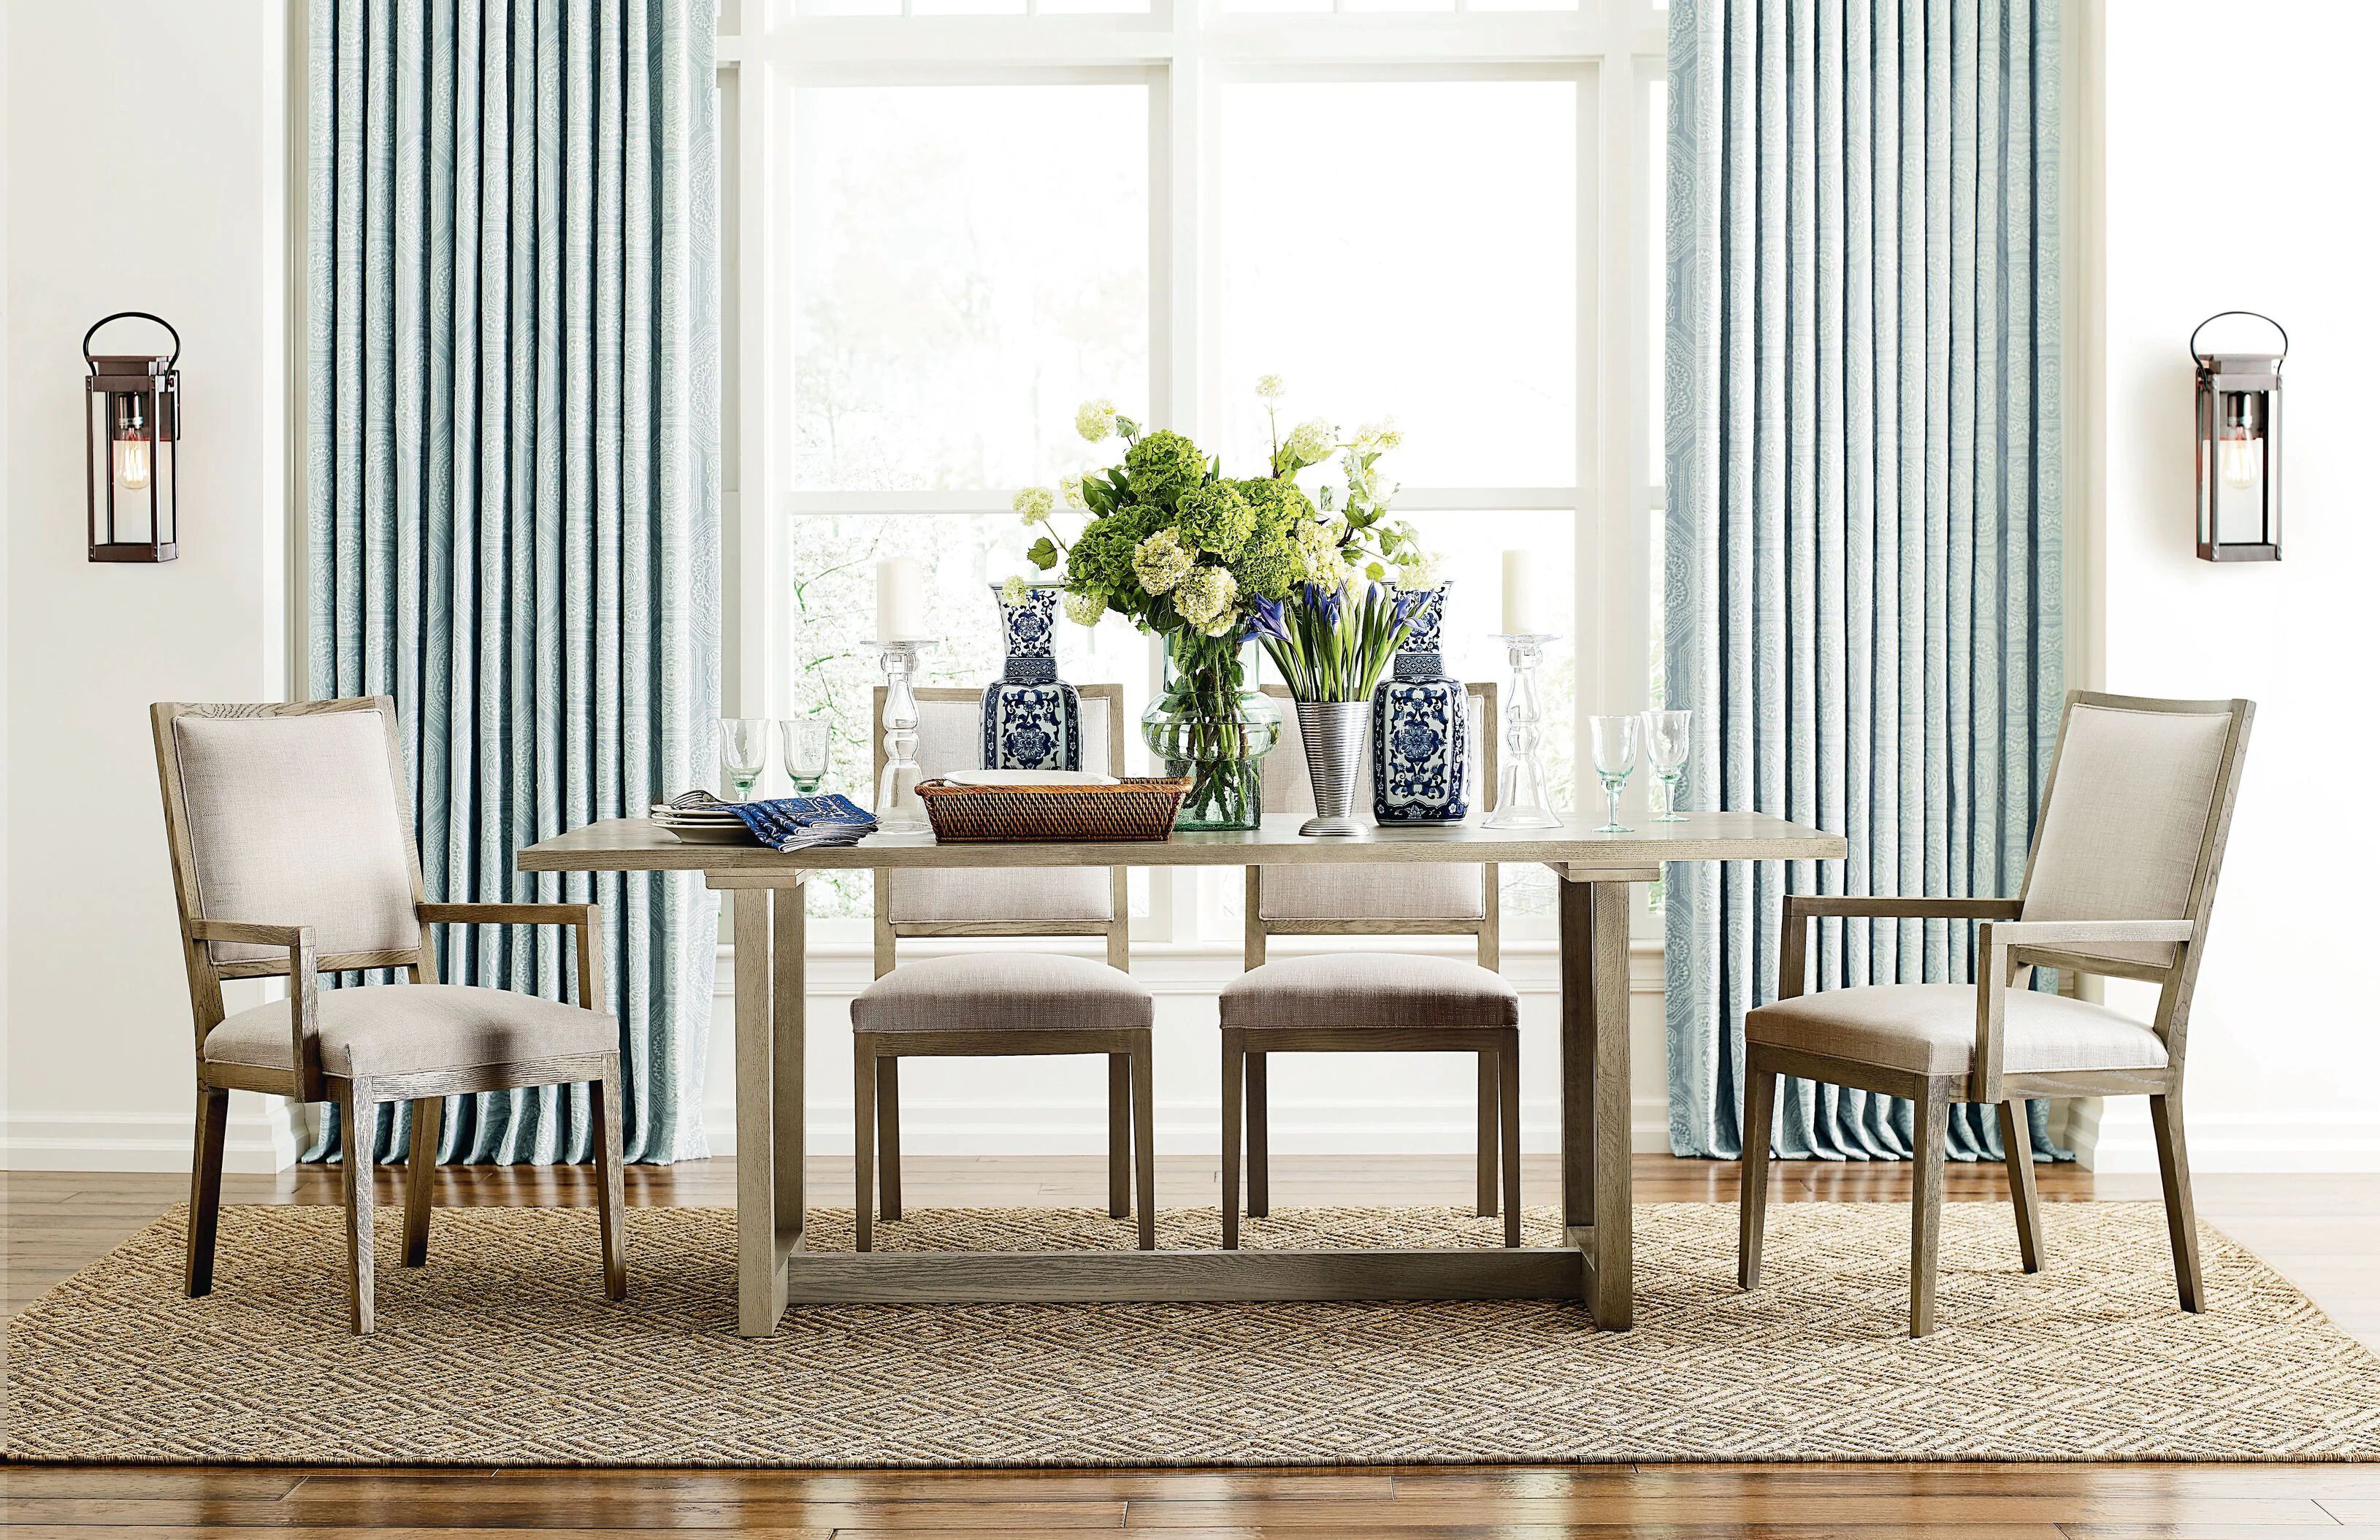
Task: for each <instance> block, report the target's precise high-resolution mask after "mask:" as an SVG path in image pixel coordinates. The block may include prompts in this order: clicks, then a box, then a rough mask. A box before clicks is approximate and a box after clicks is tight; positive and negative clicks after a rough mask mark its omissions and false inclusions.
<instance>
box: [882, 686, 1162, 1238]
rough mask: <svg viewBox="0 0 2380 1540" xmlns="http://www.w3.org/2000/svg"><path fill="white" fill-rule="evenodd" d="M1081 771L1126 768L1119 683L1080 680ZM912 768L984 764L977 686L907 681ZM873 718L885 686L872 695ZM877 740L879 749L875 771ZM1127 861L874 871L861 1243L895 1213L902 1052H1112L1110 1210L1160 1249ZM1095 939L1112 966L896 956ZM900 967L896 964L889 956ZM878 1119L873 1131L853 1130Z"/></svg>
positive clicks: (1151, 1012) (1152, 1109)
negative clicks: (931, 941) (913, 949)
mask: <svg viewBox="0 0 2380 1540" xmlns="http://www.w3.org/2000/svg"><path fill="white" fill-rule="evenodd" d="M1075 690H1076V693H1077V695H1078V697H1080V700H1081V703H1082V725H1083V769H1084V770H1087V771H1089V772H1091V773H1093V774H1099V775H1104V774H1120V773H1122V771H1121V767H1122V766H1123V748H1124V738H1123V733H1124V723H1123V685H1077V686H1075ZM875 705H876V714H877V720H878V721H881V720H882V719H883V712H884V691H883V689H882V687H881V686H879V688H878V689H877V692H876V701H875ZM917 717H918V722H917V764H918V767H919V769H920V770H923V771H924V773H925V774H926V775H928V776H929V777H930V776H935V775H948V774H952V773H954V772H959V771H964V770H974V769H977V768H979V766H980V764H981V760H982V748H981V745H982V740H983V734H982V692H980V691H978V690H968V689H947V688H926V689H919V690H918V691H917ZM883 770H884V750H883V746H882V745H881V744H879V746H878V747H877V751H876V773H877V775H878V777H879V778H880V777H881V776H882V773H883ZM1130 923H1131V921H1130V903H1129V897H1128V890H1127V887H1126V877H1125V872H1124V868H1123V867H1026V868H1021V869H1013V870H1012V869H997V870H993V869H981V868H973V869H929V868H914V869H898V870H894V869H888V868H885V867H878V868H877V871H876V981H875V982H874V983H872V984H870V985H869V986H868V988H866V989H864V990H862V991H861V992H860V995H859V997H858V999H856V1000H854V1001H853V1002H852V1007H851V1025H852V1072H853V1085H854V1096H855V1102H854V1105H855V1108H856V1112H855V1114H854V1118H855V1121H854V1123H853V1130H854V1137H853V1147H854V1149H855V1150H856V1153H857V1156H858V1158H857V1160H856V1163H855V1169H854V1172H853V1185H854V1188H855V1194H854V1196H855V1204H854V1207H855V1211H856V1215H857V1224H856V1237H857V1244H858V1249H859V1250H861V1251H867V1250H868V1249H869V1248H870V1247H871V1246H872V1245H873V1244H874V1229H875V1227H874V1222H873V1221H874V1217H875V1215H876V1213H877V1212H878V1211H879V1205H880V1206H881V1208H880V1211H881V1213H882V1215H883V1217H884V1218H885V1219H899V1218H900V1217H901V1081H900V1064H901V1061H902V1060H904V1059H922V1058H941V1057H954V1056H965V1057H1007V1056H1020V1057H1022V1056H1043V1055H1060V1054H1077V1053H1101V1054H1105V1055H1107V1061H1108V1212H1109V1214H1110V1215H1111V1216H1112V1217H1113V1218H1116V1219H1123V1218H1124V1217H1125V1216H1127V1215H1129V1214H1132V1213H1133V1212H1134V1209H1135V1193H1136V1194H1137V1206H1138V1213H1139V1225H1138V1237H1137V1238H1138V1241H1139V1245H1140V1249H1141V1250H1143V1251H1153V1250H1155V1249H1156V1246H1157V1163H1156V1155H1155V1151H1154V1147H1153V1146H1152V1144H1151V1137H1152V1135H1151V1128H1152V1125H1153V1122H1154V1120H1155V1117H1156V1082H1155V1078H1154V1071H1153V1068H1152V1066H1151V1061H1150V1047H1149V1028H1150V1025H1151V1023H1152V1022H1153V1021H1154V1019H1155V1014H1156V1011H1155V1004H1154V1002H1153V1001H1152V1000H1150V998H1149V993H1148V990H1147V988H1144V987H1143V986H1141V985H1140V984H1138V983H1136V982H1135V980H1134V979H1133V976H1132V973H1131V965H1132V964H1131V935H1130ZM1092 936H1096V937H1101V938H1104V939H1105V943H1106V954H1107V960H1106V961H1105V962H1104V963H1096V962H1093V961H1091V960H1090V959H1089V958H1087V957H1073V956H1066V955H1062V954H1058V953H1050V952H973V953H967V954H965V955H958V956H947V957H934V958H928V959H925V960H923V961H920V962H915V963H901V962H899V960H898V956H897V950H898V947H899V944H900V941H901V940H902V939H903V938H905V937H942V938H947V937H1035V938H1039V937H1092ZM896 964H897V965H896ZM871 1122H872V1123H873V1124H874V1128H875V1137H874V1139H873V1140H870V1139H869V1138H868V1136H867V1134H865V1133H864V1132H863V1131H864V1130H866V1129H868V1126H869V1125H870V1123H871Z"/></svg>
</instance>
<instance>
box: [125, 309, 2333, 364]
mask: <svg viewBox="0 0 2380 1540" xmlns="http://www.w3.org/2000/svg"><path fill="white" fill-rule="evenodd" d="M2225 316H2253V317H2255V318H2256V319H2257V320H2258V321H2263V322H2264V323H2265V325H2267V326H2269V327H2271V328H2272V329H2273V330H2274V331H2276V332H2278V333H2280V334H2281V358H2288V357H2289V328H2288V327H2286V326H2283V325H2282V324H2281V323H2280V322H2279V321H2275V320H2274V319H2273V318H2272V317H2271V316H2268V315H2266V314H2265V312H2264V311H2262V310H2217V311H2216V312H2215V313H2214V314H2213V315H2211V316H2208V317H2207V318H2206V319H2205V320H2204V321H2200V322H2199V323H2198V324H2197V326H2196V327H2194V328H2193V329H2192V331H2191V333H2190V361H2191V362H2192V363H2193V364H2194V363H2196V362H2197V361H2198V333H2201V332H2204V331H2205V330H2206V329H2207V328H2208V327H2209V326H2212V325H2214V324H2215V323H2216V321H2221V320H2222V319H2223V318H2224V317H2225ZM161 324H162V322H161ZM167 330H169V331H170V330H171V328H170V327H169V328H167ZM86 340H88V339H86ZM2274 361H2275V363H2276V364H2277V363H2278V362H2279V359H2276V360H2274Z"/></svg>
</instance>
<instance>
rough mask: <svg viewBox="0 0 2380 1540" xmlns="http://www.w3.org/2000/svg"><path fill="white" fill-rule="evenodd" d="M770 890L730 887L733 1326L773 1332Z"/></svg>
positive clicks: (778, 1272) (776, 1290)
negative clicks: (732, 921) (732, 938)
mask: <svg viewBox="0 0 2380 1540" xmlns="http://www.w3.org/2000/svg"><path fill="white" fill-rule="evenodd" d="M770 901H771V891H770V890H769V889H767V888H734V889H730V890H729V891H728V897H727V902H728V903H729V905H730V906H731V907H732V908H733V910H734V911H735V1331H736V1335H738V1336H741V1337H768V1336H771V1335H773V1334H774V1333H775V1331H776V1329H777V1319H778V1317H779V1316H782V1315H783V1313H784V1300H785V1269H784V1266H783V1262H782V1261H781V1260H780V1258H779V1256H778V1255H777V1177H776V1164H777V1161H776V1155H777V1146H776V1074H775V1062H774V1061H775V1041H774V1037H775V1033H774V1022H773V1019H772V1018H773V1014H774V1013H773V1011H772V1009H771V1005H772V1002H771V999H770V996H771V993H772V992H773V990H772V988H771V985H772V984H773V983H774V980H773V978H772V977H771V967H770V955H769V952H770V946H769V943H770V939H771V938H770V924H769V919H770V914H769V912H770V909H771V902H770Z"/></svg>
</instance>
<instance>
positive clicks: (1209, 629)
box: [1198, 574, 1240, 637]
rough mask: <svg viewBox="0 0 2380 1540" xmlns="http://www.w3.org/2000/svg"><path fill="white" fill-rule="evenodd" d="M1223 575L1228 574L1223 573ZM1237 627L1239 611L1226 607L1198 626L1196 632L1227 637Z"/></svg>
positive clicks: (1204, 635)
mask: <svg viewBox="0 0 2380 1540" xmlns="http://www.w3.org/2000/svg"><path fill="white" fill-rule="evenodd" d="M1225 576H1230V575H1229V574H1225ZM1239 629H1240V612H1238V611H1237V610H1233V609H1226V610H1224V611H1223V612H1221V613H1220V614H1219V615H1217V616H1216V617H1215V618H1214V619H1213V620H1210V621H1208V623H1207V624H1204V625H1202V626H1200V627H1198V634H1199V635H1200V636H1202V637H1228V636H1230V635H1231V634H1232V633H1233V632H1234V631H1237V630H1239Z"/></svg>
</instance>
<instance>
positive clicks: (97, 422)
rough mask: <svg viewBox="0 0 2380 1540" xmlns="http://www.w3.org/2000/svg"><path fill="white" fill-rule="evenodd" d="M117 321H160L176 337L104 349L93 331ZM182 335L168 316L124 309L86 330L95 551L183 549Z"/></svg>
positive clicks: (126, 554) (163, 555) (135, 554)
mask: <svg viewBox="0 0 2380 1540" xmlns="http://www.w3.org/2000/svg"><path fill="white" fill-rule="evenodd" d="M109 321H155V322H156V323H157V324H158V325H160V326H164V328H165V334H166V335H167V336H170V337H172V338H173V339H174V351H173V352H172V353H171V354H170V355H166V356H163V357H160V356H157V355H153V354H146V353H103V354H99V355H96V356H94V355H93V354H92V352H91V338H93V337H95V336H97V335H98V334H99V329H100V327H102V326H104V325H106V324H107V323H108V322H109ZM181 358H182V336H181V333H178V332H176V331H175V330H174V328H173V327H172V326H170V325H168V324H167V323H166V321H165V320H164V317H162V316H153V315H151V314H150V313H149V312H148V311H146V310H118V311H116V312H115V314H114V315H110V316H102V317H100V319H99V320H98V321H97V322H96V323H94V324H93V325H92V327H91V330H90V331H88V332H85V333H83V334H82V361H83V363H84V364H85V365H87V366H88V367H89V369H90V371H91V372H90V375H89V377H88V378H87V379H85V380H84V382H83V390H84V394H85V397H86V399H85V401H84V406H83V427H84V457H85V459H86V460H87V462H88V474H89V477H90V481H91V560H92V561H94V562H170V561H172V560H173V559H174V558H175V556H176V554H177V553H178V548H179V542H180V535H181V528H180V520H179V517H178V511H177V509H176V503H175V469H176V464H175V462H176V458H177V455H176V450H177V448H178V446H179V444H180V442H181V437H182V376H181V373H180V371H179V370H176V368H175V365H176V364H177V363H179V362H180V361H181Z"/></svg>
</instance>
